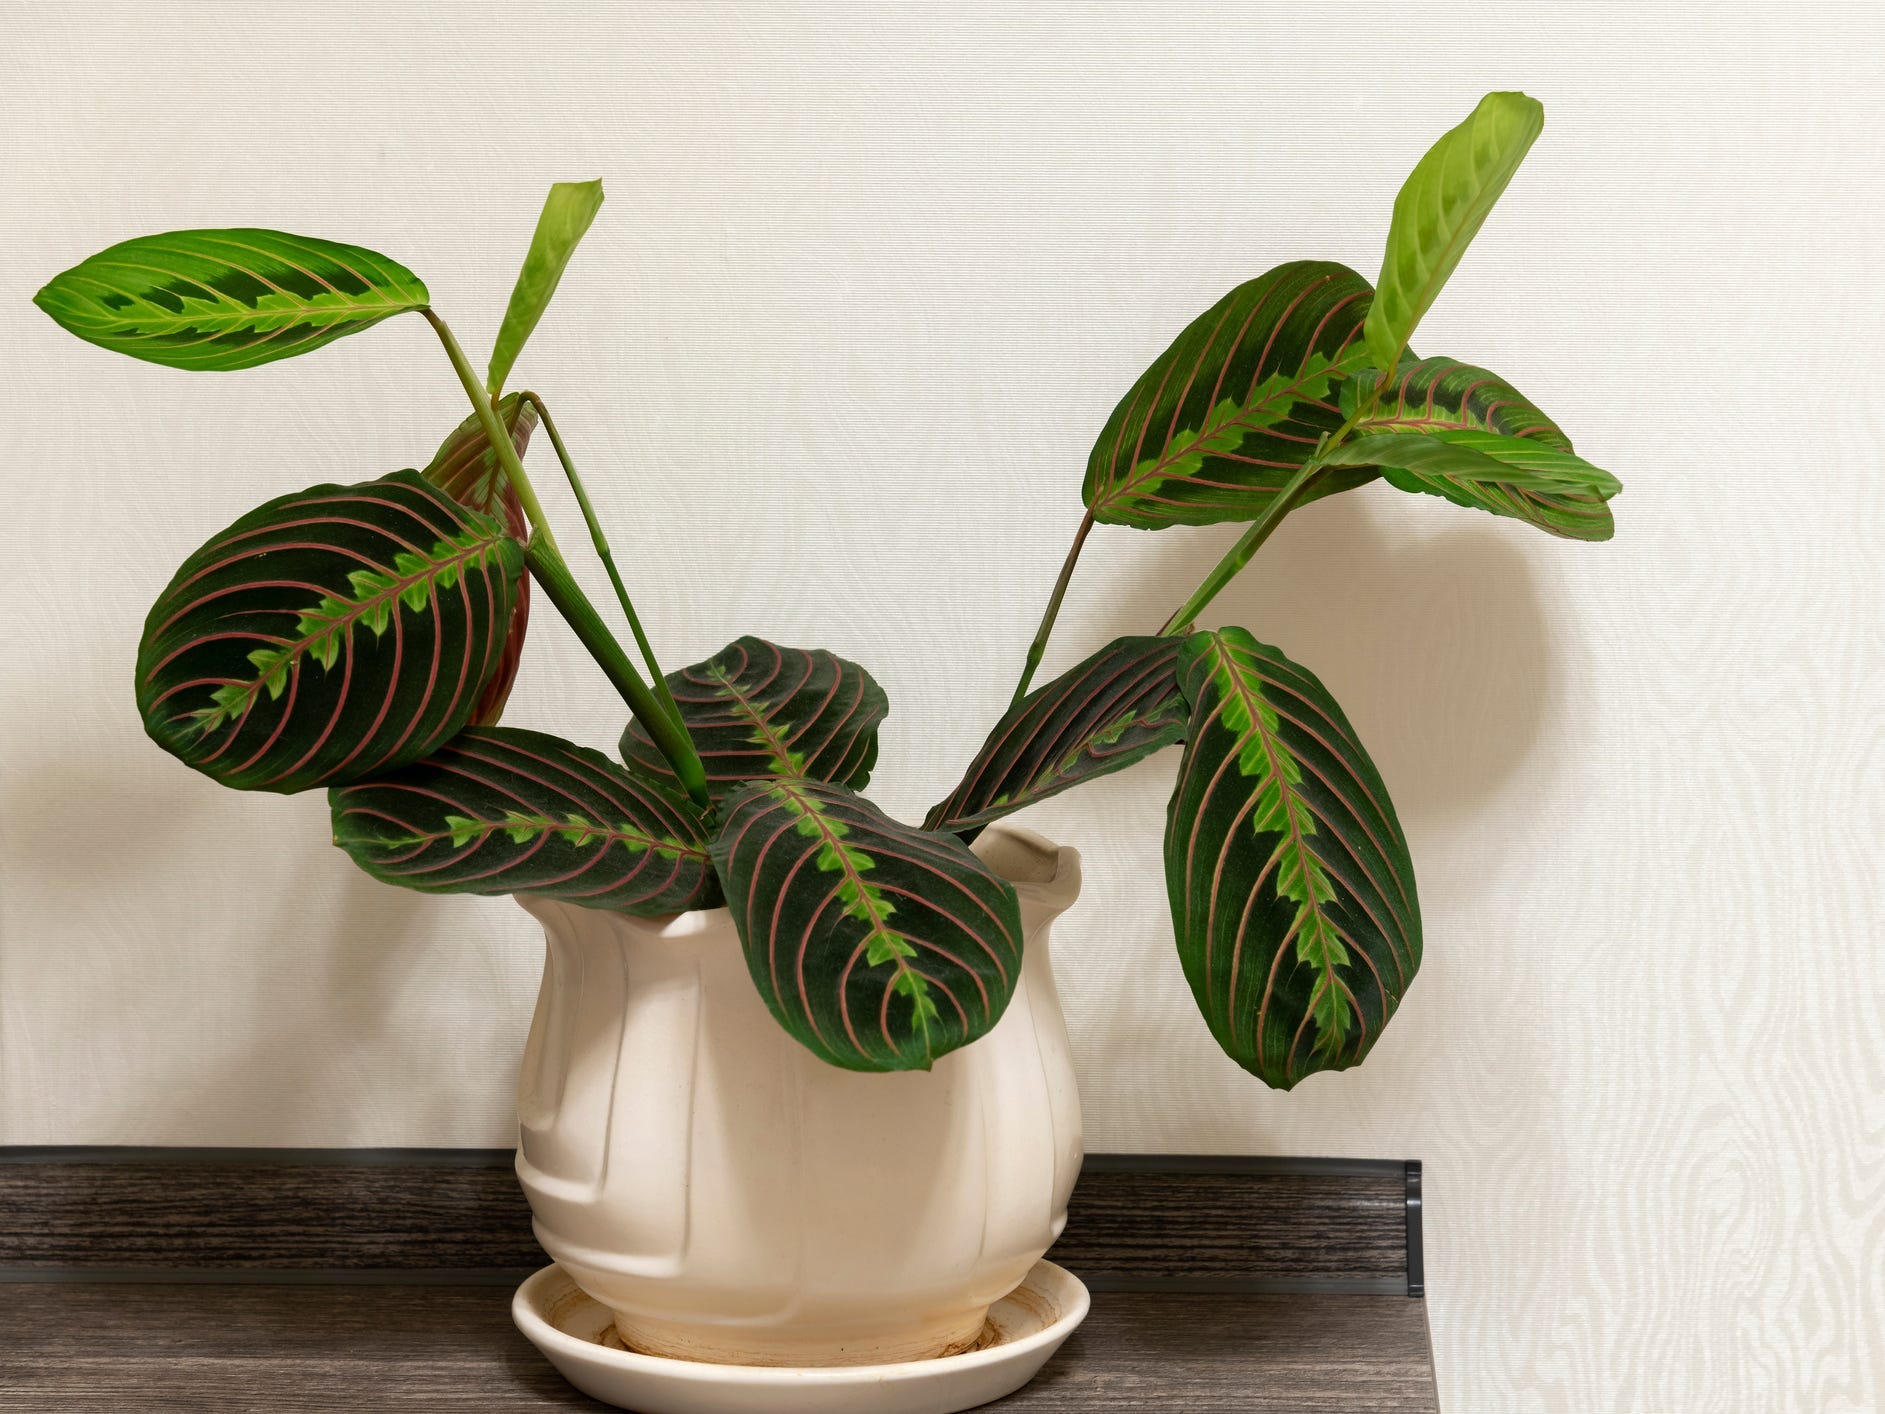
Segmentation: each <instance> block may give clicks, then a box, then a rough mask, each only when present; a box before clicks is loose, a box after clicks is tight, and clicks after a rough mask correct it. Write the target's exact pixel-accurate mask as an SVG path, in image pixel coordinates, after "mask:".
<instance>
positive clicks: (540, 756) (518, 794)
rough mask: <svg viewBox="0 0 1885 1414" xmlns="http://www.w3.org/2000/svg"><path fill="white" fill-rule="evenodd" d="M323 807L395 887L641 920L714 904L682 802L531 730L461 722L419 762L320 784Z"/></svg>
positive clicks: (339, 835)
mask: <svg viewBox="0 0 1885 1414" xmlns="http://www.w3.org/2000/svg"><path fill="white" fill-rule="evenodd" d="M328 801H329V804H330V806H331V808H332V811H333V817H334V843H335V844H337V845H339V846H340V847H341V848H342V849H344V850H346V851H347V853H348V854H349V855H351V856H352V858H353V861H354V863H356V864H358V865H359V866H360V867H361V868H362V869H364V870H366V871H367V873H369V874H371V875H372V876H373V877H374V878H376V879H382V880H384V881H385V882H387V883H389V884H399V885H401V886H402V887H404V888H408V889H418V890H420V891H421V892H424V893H437V894H449V893H470V894H536V895H541V896H545V897H549V898H560V899H567V900H569V901H570V902H571V903H578V904H582V905H583V906H584V907H586V908H614V909H622V910H624V911H625V912H628V913H638V914H660V913H678V912H680V911H681V910H683V909H688V908H708V907H711V906H712V905H713V904H715V903H717V902H718V901H719V892H720V890H719V883H718V881H717V880H716V879H715V877H714V873H713V864H712V861H711V859H710V858H709V857H708V854H707V833H706V829H705V826H704V825H703V824H702V822H701V820H700V817H699V815H698V813H697V812H696V811H695V810H694V808H693V806H692V805H690V804H689V803H688V802H687V801H686V800H685V799H683V798H681V797H680V796H676V795H673V794H671V793H670V792H668V791H667V790H665V789H663V788H662V787H660V786H657V785H655V784H653V783H652V782H650V781H643V780H638V779H636V778H635V777H633V776H631V775H629V773H628V772H627V771H624V770H623V769H622V768H621V767H620V766H618V765H616V764H615V763H614V762H613V761H610V760H609V759H608V758H607V757H605V756H603V755H602V753H601V752H599V751H591V750H589V749H588V748H587V747H583V746H576V745H574V744H573V743H571V742H567V741H564V740H563V739H562V738H561V737H554V736H547V735H545V734H544V733H542V732H527V731H519V730H517V729H516V728H514V727H468V728H467V729H466V730H464V731H462V732H460V733H459V734H458V735H457V736H455V737H453V738H452V739H451V740H450V741H449V742H447V743H446V744H445V745H444V746H442V747H440V748H439V749H438V750H437V751H435V752H433V753H432V754H431V755H430V756H428V757H426V758H425V759H424V760H422V761H415V762H413V763H412V764H411V765H410V766H404V767H401V768H400V769H399V770H397V771H391V772H388V773H387V774H385V775H382V776H374V777H371V778H370V779H367V780H363V781H355V782H354V783H353V784H352V785H349V786H342V787H340V788H338V789H336V790H332V791H329V792H328Z"/></svg>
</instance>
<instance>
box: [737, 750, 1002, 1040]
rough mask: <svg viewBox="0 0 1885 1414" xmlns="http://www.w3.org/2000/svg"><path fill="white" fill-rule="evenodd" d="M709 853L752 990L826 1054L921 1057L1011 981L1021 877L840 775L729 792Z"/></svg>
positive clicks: (988, 1022) (981, 1025)
mask: <svg viewBox="0 0 1885 1414" xmlns="http://www.w3.org/2000/svg"><path fill="white" fill-rule="evenodd" d="M713 859H714V864H715V866H716V868H717V869H718V870H719V873H720V881H721V883H722V885H723V886H724V887H725V889H726V896H727V905H728V907H729V908H731V909H732V911H733V921H734V923H735V924H736V925H737V926H738V928H739V933H740V938H741V940H742V942H743V943H744V945H745V949H746V964H747V968H748V970H749V971H750V972H751V973H752V976H753V982H754V984H755V985H756V986H757V987H758V988H759V994H760V996H761V997H763V998H764V999H765V1002H766V1005H767V1007H769V1008H770V1009H771V1011H772V1014H773V1015H774V1016H775V1017H776V1018H778V1021H779V1024H780V1025H782V1026H783V1027H785V1029H786V1030H787V1031H789V1032H790V1033H791V1034H792V1035H793V1036H795V1037H797V1038H798V1040H800V1041H801V1042H803V1043H804V1044H805V1046H806V1047H807V1048H808V1049H810V1050H811V1051H812V1052H813V1054H815V1055H817V1056H819V1057H820V1058H821V1059H823V1060H826V1061H829V1062H830V1063H831V1064H833V1065H838V1066H843V1067H845V1068H846V1069H849V1070H927V1069H928V1068H929V1067H930V1065H931V1063H932V1062H933V1061H935V1059H936V1058H937V1057H938V1056H941V1055H943V1054H945V1053H946V1052H948V1051H952V1050H955V1049H956V1048H957V1047H959V1046H964V1045H967V1044H968V1043H969V1042H970V1041H973V1040H974V1039H975V1038H976V1037H978V1036H981V1035H984V1034H986V1033H987V1032H988V1030H989V1029H990V1028H991V1027H992V1026H994V1024H995V1023H996V1022H997V1021H999V1020H1000V1019H1001V1014H1002V1011H1003V1009H1004V1008H1005V1007H1006V1006H1007V1005H1008V999H1009V998H1010V997H1011V996H1012V995H1013V994H1014V989H1015V984H1016V982H1017V981H1018V980H1019V978H1020V975H1021V911H1020V904H1019V902H1018V901H1017V899H1016V897H1015V891H1014V887H1013V886H1012V885H1011V884H1009V883H1008V882H1007V881H1006V880H1004V879H1002V878H1000V877H999V876H998V875H996V874H995V873H994V872H993V871H992V870H990V869H989V867H988V866H987V865H985V864H984V863H982V861H981V860H979V859H977V858H976V857H975V856H974V855H973V854H971V853H970V852H969V850H968V847H967V846H966V845H964V844H963V843H962V842H961V841H960V840H958V839H956V838H955V837H954V836H953V835H946V834H935V833H932V832H930V831H927V830H918V829H915V828H913V827H911V826H908V825H904V824H900V823H899V822H897V821H895V820H892V819H891V818H890V817H889V816H887V815H885V814H884V813H883V812H882V811H881V810H879V809H878V808H877V807H876V806H874V805H872V804H871V803H870V802H869V801H868V800H865V799H864V798H863V797H862V796H860V795H858V794H857V793H856V792H854V791H851V790H847V789H846V788H845V787H843V786H840V785H835V784H832V783H829V782H824V781H809V780H798V779H785V780H773V781H764V780H761V781H753V782H751V783H750V784H748V785H746V786H743V787H741V788H740V789H739V790H738V791H736V792H734V793H733V794H732V795H730V796H728V797H727V799H726V801H725V803H724V805H723V807H722V820H721V825H720V833H719V834H718V836H716V837H715V839H714V842H713Z"/></svg>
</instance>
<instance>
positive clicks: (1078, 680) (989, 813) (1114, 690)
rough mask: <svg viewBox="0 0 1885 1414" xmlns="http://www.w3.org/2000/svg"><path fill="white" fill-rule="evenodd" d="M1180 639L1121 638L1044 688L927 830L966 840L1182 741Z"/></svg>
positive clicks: (999, 728) (1002, 729) (987, 746)
mask: <svg viewBox="0 0 1885 1414" xmlns="http://www.w3.org/2000/svg"><path fill="white" fill-rule="evenodd" d="M1181 646H1182V644H1181V641H1180V640H1179V639H1176V638H1116V639H1114V640H1113V641H1112V642H1111V643H1109V644H1107V645H1106V647H1104V648H1102V649H1101V650H1100V651H1099V652H1097V653H1095V654H1094V655H1093V656H1092V657H1090V658H1088V659H1087V660H1086V661H1085V662H1083V663H1079V664H1077V665H1075V666H1074V667H1072V668H1069V669H1068V670H1067V671H1066V672H1064V673H1062V674H1061V675H1060V676H1059V677H1057V678H1055V679H1054V680H1053V681H1052V682H1050V683H1048V684H1046V685H1045V686H1043V687H1037V688H1036V689H1035V690H1034V691H1033V692H1031V693H1029V694H1028V695H1027V696H1026V697H1024V698H1022V699H1021V701H1020V702H1018V703H1016V704H1015V705H1014V706H1013V707H1011V708H1010V709H1009V710H1008V712H1007V714H1006V715H1005V716H1004V717H1003V718H1002V719H1001V720H1000V721H999V722H997V723H995V729H994V730H993V731H991V732H990V733H989V734H988V740H987V741H985V742H984V743H983V744H982V749H981V750H980V751H979V752H978V753H976V757H975V760H974V761H973V762H971V763H970V765H969V769H968V771H967V772H966V773H964V775H963V777H962V781H961V783H960V784H959V785H957V787H956V788H955V790H954V791H952V792H950V794H949V796H948V798H947V799H946V800H944V801H942V802H941V803H940V804H939V805H937V806H936V807H935V808H934V809H932V810H931V811H930V812H929V818H928V819H927V820H925V821H924V822H923V828H924V829H926V830H966V829H970V828H972V827H974V826H978V825H986V824H988V823H989V822H990V821H991V820H999V819H1000V818H1001V817H1002V816H1004V815H1008V814H1011V813H1013V812H1014V811H1016V810H1019V809H1021V808H1022V807H1023V806H1025V805H1032V804H1033V803H1034V802H1035V801H1037V800H1045V799H1047V797H1048V796H1050V795H1057V794H1059V793H1060V792H1061V791H1063V790H1066V789H1068V788H1069V787H1070V786H1076V785H1078V784H1080V782H1082V781H1087V780H1092V779H1093V778H1094V777H1095V776H1104V775H1107V774H1109V773H1110V772H1113V771H1122V770H1124V769H1125V768H1126V767H1128V766H1130V765H1132V764H1133V763H1134V762H1135V761H1143V760H1144V759H1145V758H1146V757H1148V756H1150V755H1151V754H1152V753H1153V752H1155V751H1161V750H1163V749H1164V748H1165V747H1167V746H1170V745H1171V744H1172V743H1173V742H1175V741H1177V740H1178V739H1179V738H1180V737H1182V736H1183V735H1184V731H1185V719H1186V717H1187V716H1188V715H1189V711H1190V709H1189V708H1188V706H1187V705H1186V703H1185V698H1184V695H1183V694H1182V693H1181V692H1180V691H1179V690H1178V651H1179V649H1180V647H1181Z"/></svg>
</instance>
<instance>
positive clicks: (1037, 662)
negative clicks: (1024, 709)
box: [1008, 511, 1093, 709]
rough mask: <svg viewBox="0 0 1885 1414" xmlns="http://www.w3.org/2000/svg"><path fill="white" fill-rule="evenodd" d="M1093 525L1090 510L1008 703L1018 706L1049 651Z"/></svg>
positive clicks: (1068, 550) (1070, 547) (1074, 542)
mask: <svg viewBox="0 0 1885 1414" xmlns="http://www.w3.org/2000/svg"><path fill="white" fill-rule="evenodd" d="M1092 529H1093V512H1092V511H1088V512H1087V513H1086V519H1084V520H1082V521H1081V522H1080V529H1079V530H1077V531H1076V532H1074V537H1073V544H1072V545H1070V546H1068V548H1067V558H1066V559H1065V560H1063V561H1061V565H1060V578H1058V579H1056V580H1055V581H1054V592H1053V593H1052V594H1051V595H1049V596H1048V600H1047V609H1046V612H1044V613H1043V614H1042V615H1041V626H1040V627H1039V628H1037V629H1036V630H1035V631H1034V642H1032V643H1030V644H1029V645H1028V660H1027V662H1026V663H1025V664H1023V665H1022V668H1021V681H1020V682H1018V683H1016V684H1015V689H1014V696H1013V697H1012V698H1010V699H1009V701H1008V706H1009V708H1010V709H1013V708H1014V706H1015V705H1016V704H1017V703H1019V702H1020V701H1021V699H1022V698H1024V697H1026V696H1027V695H1028V684H1030V683H1032V682H1033V681H1034V671H1035V669H1037V668H1039V667H1040V666H1041V659H1042V657H1043V656H1045V654H1046V653H1047V640H1048V638H1049V636H1050V635H1052V633H1053V632H1054V620H1055V619H1057V618H1059V617H1060V602H1061V600H1063V599H1065V598H1066V597H1067V586H1068V585H1069V584H1071V583H1072V582H1073V567H1074V566H1075V565H1076V564H1078V563H1079V561H1080V551H1081V550H1082V549H1083V548H1085V546H1086V538H1087V535H1088V534H1089V533H1090V532H1091V531H1092Z"/></svg>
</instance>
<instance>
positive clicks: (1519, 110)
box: [1367, 93, 1545, 368]
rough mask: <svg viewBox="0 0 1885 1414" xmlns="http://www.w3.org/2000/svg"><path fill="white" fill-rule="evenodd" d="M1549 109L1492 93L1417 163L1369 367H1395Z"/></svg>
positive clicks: (1375, 320) (1387, 262)
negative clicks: (1422, 317) (1546, 110)
mask: <svg viewBox="0 0 1885 1414" xmlns="http://www.w3.org/2000/svg"><path fill="white" fill-rule="evenodd" d="M1544 127H1545V110H1544V106H1543V105H1542V104H1540V103H1539V102H1538V100H1537V99H1535V98H1528V97H1526V96H1525V95H1524V94H1522V93H1488V94H1487V95H1486V96H1485V97H1484V98H1482V99H1480V100H1479V106H1478V107H1477V108H1475V109H1473V111H1472V112H1471V113H1470V114H1469V115H1468V116H1467V118H1466V121H1465V122H1463V123H1461V124H1460V125H1459V126H1458V127H1456V128H1454V129H1452V130H1451V131H1449V132H1448V133H1446V134H1445V135H1444V136H1443V137H1441V139H1440V140H1439V141H1438V142H1436V143H1435V144H1434V145H1433V146H1432V147H1431V148H1430V149H1428V152H1427V155H1426V156H1425V157H1423V158H1421V159H1420V161H1419V162H1418V163H1416V164H1415V166H1414V170H1413V172H1412V173H1410V174H1409V176H1408V178H1407V181H1406V182H1405V183H1404V184H1403V185H1402V187H1401V190H1400V194H1399V195H1398V196H1396V197H1395V198H1394V220H1393V222H1392V224H1390V226H1389V227H1388V245H1387V252H1386V254H1385V255H1383V257H1382V259H1381V278H1380V279H1379V280H1378V281H1376V282H1375V298H1374V307H1373V308H1372V309H1370V310H1369V311H1368V328H1367V343H1368V353H1369V360H1368V361H1369V363H1370V364H1372V365H1373V366H1374V367H1376V368H1394V367H1397V366H1398V365H1399V364H1400V361H1401V352H1402V350H1404V349H1405V348H1406V347H1407V341H1408V340H1409V339H1411V338H1413V336H1414V329H1415V327H1416V326H1417V325H1418V324H1419V323H1420V320H1421V316H1422V315H1424V314H1425V313H1426V312H1427V310H1428V309H1429V308H1430V307H1431V306H1432V304H1433V301H1434V298H1435V296H1437V295H1438V294H1439V293H1440V290H1441V288H1442V287H1443V286H1444V285H1445V284H1446V282H1447V277H1448V276H1450V275H1451V274H1452V273H1453V268H1454V267H1455V266H1456V265H1458V264H1459V263H1460V257H1461V256H1462V255H1464V254H1465V253H1466V247H1467V246H1468V245H1470V244H1471V243H1472V239H1473V237H1474V236H1476V235H1477V234H1479V228H1480V227H1481V226H1482V225H1484V224H1485V221H1486V217H1487V215H1488V214H1489V213H1490V212H1491V211H1492V208H1493V204H1494V203H1495V202H1497V201H1498V199H1499V195H1500V193H1502V192H1503V191H1504V190H1505V188H1506V184H1507V183H1508V182H1510V181H1511V180H1512V174H1513V173H1514V172H1516V171H1518V168H1519V163H1521V162H1523V161H1524V160H1525V154H1526V153H1527V152H1529V151H1531V146H1532V143H1533V142H1534V141H1535V140H1536V139H1537V137H1538V134H1539V133H1541V132H1543V131H1544Z"/></svg>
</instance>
